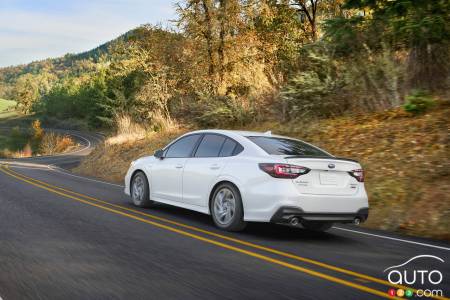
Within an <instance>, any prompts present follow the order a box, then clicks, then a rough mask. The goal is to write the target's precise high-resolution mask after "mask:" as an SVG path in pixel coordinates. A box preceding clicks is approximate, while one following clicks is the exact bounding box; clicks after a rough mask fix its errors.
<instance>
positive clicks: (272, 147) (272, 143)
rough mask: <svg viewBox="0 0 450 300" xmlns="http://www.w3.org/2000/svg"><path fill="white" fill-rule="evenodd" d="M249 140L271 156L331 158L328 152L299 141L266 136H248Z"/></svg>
mask: <svg viewBox="0 0 450 300" xmlns="http://www.w3.org/2000/svg"><path fill="white" fill-rule="evenodd" d="M247 138H248V139H250V140H251V141H252V142H253V143H255V144H256V145H258V146H259V147H261V148H262V149H263V150H264V151H266V152H267V153H268V154H271V155H298V156H323V157H330V155H329V154H327V153H326V152H324V151H322V150H320V149H318V148H315V147H313V146H311V145H308V144H306V143H304V142H302V141H299V140H292V139H284V138H277V137H265V136H248V137H247Z"/></svg>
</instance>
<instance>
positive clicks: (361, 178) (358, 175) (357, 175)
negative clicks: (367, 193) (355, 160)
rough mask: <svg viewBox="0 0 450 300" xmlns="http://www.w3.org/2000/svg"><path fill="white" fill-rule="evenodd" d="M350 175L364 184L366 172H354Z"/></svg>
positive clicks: (359, 170) (358, 170) (360, 170)
mask: <svg viewBox="0 0 450 300" xmlns="http://www.w3.org/2000/svg"><path fill="white" fill-rule="evenodd" d="M348 174H350V176H353V177H355V178H356V180H358V181H359V182H364V171H363V170H362V169H357V170H352V171H350V172H348Z"/></svg>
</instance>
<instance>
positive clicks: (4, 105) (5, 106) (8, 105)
mask: <svg viewBox="0 0 450 300" xmlns="http://www.w3.org/2000/svg"><path fill="white" fill-rule="evenodd" d="M14 106H16V101H12V100H6V99H2V98H0V112H4V111H6V110H11V109H13V108H14Z"/></svg>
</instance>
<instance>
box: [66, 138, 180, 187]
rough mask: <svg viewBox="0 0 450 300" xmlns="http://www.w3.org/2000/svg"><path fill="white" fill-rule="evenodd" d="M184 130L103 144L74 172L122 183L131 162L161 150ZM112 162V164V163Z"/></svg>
mask: <svg viewBox="0 0 450 300" xmlns="http://www.w3.org/2000/svg"><path fill="white" fill-rule="evenodd" d="M186 131H187V130H186V129H173V130H169V131H165V132H161V133H155V132H153V133H148V134H146V136H145V138H143V139H139V140H135V141H130V140H125V141H124V142H122V143H120V144H119V143H115V144H111V143H108V142H105V143H104V144H103V145H99V146H97V148H96V149H95V150H94V151H93V152H92V153H91V154H90V155H89V156H88V157H87V158H86V159H85V160H84V161H83V162H82V164H81V165H80V166H79V167H77V168H76V169H75V170H74V171H75V172H77V173H80V174H83V175H89V176H94V177H98V178H103V179H106V180H108V181H112V182H119V183H122V181H123V178H124V177H125V173H126V171H127V170H128V167H129V166H130V163H131V161H133V160H135V159H137V158H139V157H142V156H147V155H153V153H154V152H155V150H158V149H161V148H163V147H164V146H165V145H167V144H168V143H169V142H170V141H171V140H173V139H174V138H175V137H177V136H180V135H182V134H183V133H184V132H186ZM112 162H113V163H112Z"/></svg>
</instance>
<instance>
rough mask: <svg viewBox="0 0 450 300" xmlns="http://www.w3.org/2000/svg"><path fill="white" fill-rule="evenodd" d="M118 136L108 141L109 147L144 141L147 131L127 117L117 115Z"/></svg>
mask: <svg viewBox="0 0 450 300" xmlns="http://www.w3.org/2000/svg"><path fill="white" fill-rule="evenodd" d="M114 124H115V126H116V130H117V132H116V134H115V135H114V136H111V137H109V138H108V139H107V140H106V144H107V145H120V144H124V143H131V142H134V141H138V140H142V139H144V138H145V136H146V130H145V128H144V127H143V126H141V125H139V124H136V123H134V122H133V121H132V119H131V117H129V116H127V115H117V116H116V117H115V119H114Z"/></svg>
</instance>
